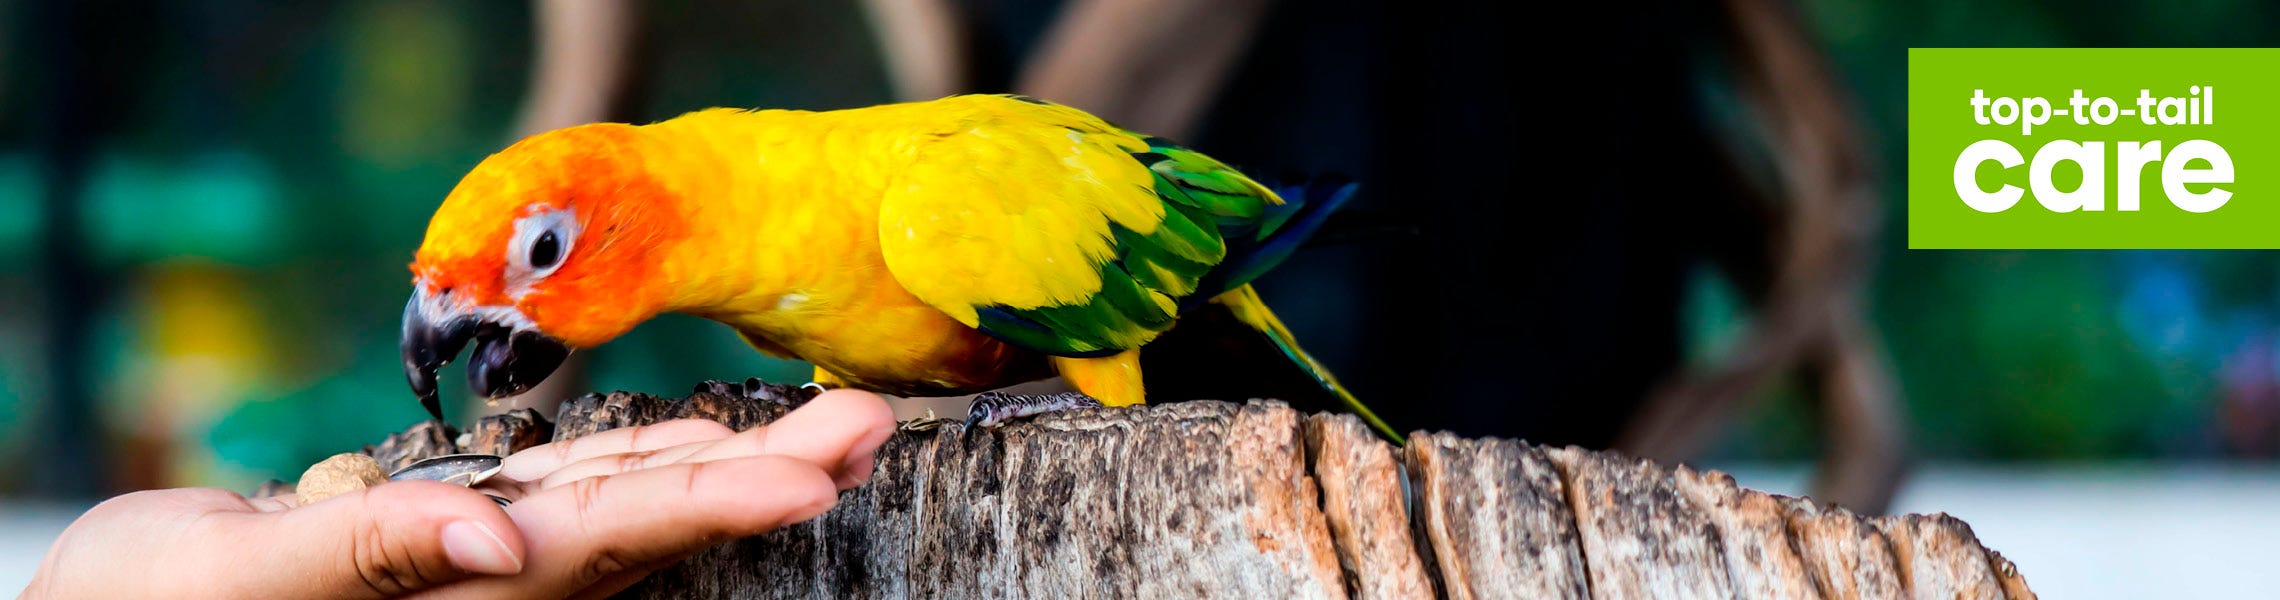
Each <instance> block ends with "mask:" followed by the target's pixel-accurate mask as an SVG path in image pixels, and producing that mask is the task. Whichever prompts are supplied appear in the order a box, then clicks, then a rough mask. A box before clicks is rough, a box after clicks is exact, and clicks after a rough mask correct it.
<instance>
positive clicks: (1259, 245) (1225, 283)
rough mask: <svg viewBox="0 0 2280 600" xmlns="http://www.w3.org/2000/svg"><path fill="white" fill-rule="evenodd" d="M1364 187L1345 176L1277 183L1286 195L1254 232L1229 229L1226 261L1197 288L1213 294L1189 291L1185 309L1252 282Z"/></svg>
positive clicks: (1284, 256) (1300, 243) (1278, 191)
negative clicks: (1191, 294) (1309, 181)
mask: <svg viewBox="0 0 2280 600" xmlns="http://www.w3.org/2000/svg"><path fill="white" fill-rule="evenodd" d="M1359 189H1360V185H1359V184H1356V183H1354V182H1351V181H1346V180H1343V179H1331V180H1323V181H1316V182H1312V183H1308V184H1301V185H1282V186H1278V187H1276V189H1275V194H1276V195H1278V196H1281V197H1282V199H1283V203H1282V204H1280V205H1276V206H1273V207H1270V208H1268V209H1267V212H1266V214H1264V215H1262V216H1261V217H1260V219H1259V222H1258V228H1257V229H1256V230H1255V231H1242V232H1234V231H1229V232H1226V233H1227V234H1229V235H1227V258H1226V260H1224V261H1222V262H1220V263H1219V267H1218V268H1216V269H1212V271H1211V274H1209V275H1206V276H1204V278H1203V280H1202V281H1200V282H1198V283H1199V285H1198V286H1197V287H1196V289H1198V290H1204V291H1208V292H1209V293H1199V294H1195V295H1193V296H1189V297H1188V298H1187V301H1186V302H1184V303H1183V304H1184V305H1185V306H1182V307H1181V308H1182V310H1183V311H1184V310H1185V309H1186V308H1189V307H1192V306H1194V305H1196V304H1200V303H1202V301H1204V300H1209V299H1210V298H1211V297H1212V296H1216V295H1218V294H1219V293H1222V292H1226V291H1228V290H1232V289H1235V288H1237V287H1240V286H1242V285H1243V284H1247V283H1250V282H1251V281H1252V280H1254V279H1258V278H1259V276H1260V275H1265V274H1266V272H1267V271H1269V270H1273V269H1274V268H1275V266H1277V265H1280V264H1282V262H1283V260H1285V259H1288V258H1290V255H1291V254H1292V253H1294V252H1297V251H1298V248H1299V246H1301V245H1303V244H1305V243H1306V239H1307V238H1310V237H1313V236H1314V232H1316V231H1318V230H1320V229H1322V223H1323V222H1324V221H1326V220H1328V219H1329V217H1330V213H1333V212H1337V211H1338V208H1339V207H1341V206H1345V205H1346V203H1347V202H1348V201H1350V200H1353V198H1354V192H1356V191H1357V190H1359Z"/></svg>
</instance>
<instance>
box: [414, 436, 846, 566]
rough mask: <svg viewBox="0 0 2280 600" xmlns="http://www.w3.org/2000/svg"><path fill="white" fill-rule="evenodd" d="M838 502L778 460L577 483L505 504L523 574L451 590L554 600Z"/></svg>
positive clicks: (810, 469)
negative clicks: (523, 549)
mask: <svg viewBox="0 0 2280 600" xmlns="http://www.w3.org/2000/svg"><path fill="white" fill-rule="evenodd" d="M837 499H838V496H837V490H835V489H833V487H832V484H831V479H830V477H828V476H826V475H825V474H824V472H823V471H822V470H821V469H818V468H816V466H815V465H813V464H809V463H807V462H806V461H802V460H798V459H792V458H786V457H780V456H760V457H751V458H741V459H731V460H722V461H715V462H707V463H689V464H677V465H667V466H663V467H658V468H653V469H643V470H639V471H632V472H628V473H623V474H619V475H613V476H607V477H595V478H589V479H584V480H580V481H578V482H577V483H574V484H571V485H567V486H562V487H559V488H554V489H550V490H545V491H543V492H540V493H537V494H534V495H532V496H530V497H528V498H524V499H523V501H522V502H518V503H515V504H514V505H513V506H510V507H508V509H507V511H508V512H509V513H510V514H511V515H512V516H513V518H514V520H515V522H516V524H517V525H518V526H519V527H521V529H522V530H523V532H524V536H525V537H524V539H525V540H526V541H527V542H528V543H529V545H530V554H529V556H530V563H529V565H528V566H526V567H525V568H524V569H523V572H522V573H521V574H519V575H517V576H514V577H509V578H486V579H480V580H475V581H469V582H465V583H462V584H460V585H458V586H454V587H453V588H452V589H451V591H452V592H453V593H455V594H458V593H464V594H465V595H467V596H470V597H496V596H500V595H507V594H510V593H511V594H512V595H517V596H548V597H561V596H565V595H569V594H571V593H574V592H577V591H579V590H581V589H584V588H586V587H587V586H590V585H593V584H595V583H596V582H601V581H604V580H605V579H609V578H611V577H612V576H614V575H618V574H621V573H628V572H632V571H634V570H636V569H640V568H644V567H649V566H653V565H655V564H656V563H660V562H663V561H667V560H670V559H672V558H675V557H679V556H681V555H683V554H686V553H690V552H695V551H698V550H703V549H705V548H708V547H711V546H712V545H714V544H718V543H721V542H724V541H728V540H732V539H736V538H741V537H747V536H753V535H759V534H762V533H766V532H768V531H770V530H773V529H775V528H777V527H779V526H782V525H784V524H786V523H793V522H797V521H802V520H806V519H810V518H814V517H815V516H816V515H819V514H822V513H823V511H824V510H826V509H829V508H830V507H831V504H832V503H833V502H835V501H837ZM611 581H617V580H614V579H612V580H611ZM626 583H627V584H630V582H626Z"/></svg>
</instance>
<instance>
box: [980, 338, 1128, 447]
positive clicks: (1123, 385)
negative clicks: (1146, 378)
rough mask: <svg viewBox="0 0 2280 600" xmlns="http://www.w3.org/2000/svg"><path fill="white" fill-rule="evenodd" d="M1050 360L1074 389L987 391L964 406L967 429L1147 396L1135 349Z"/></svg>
mask: <svg viewBox="0 0 2280 600" xmlns="http://www.w3.org/2000/svg"><path fill="white" fill-rule="evenodd" d="M1052 359H1053V369H1054V370H1056V371H1060V372H1061V380H1062V381H1065V382H1068V384H1069V387H1073V388H1076V389H1077V391H1075V392H1064V393H1059V394H1006V393H1002V392H990V393H986V394H982V395H979V396H975V397H974V402H973V404H969V405H967V406H966V425H967V427H968V428H969V429H968V431H972V429H971V428H972V427H980V426H988V425H996V424H998V423H1003V422H1006V421H1010V420H1013V419H1019V418H1022V417H1031V416H1036V415H1042V414H1045V413H1053V412H1061V411H1066V410H1077V409H1081V408H1099V407H1102V406H1131V405H1134V404H1139V403H1141V402H1143V401H1145V400H1146V399H1147V396H1146V395H1145V394H1144V390H1143V388H1142V387H1141V384H1140V350H1139V349H1138V348H1135V349H1131V350H1126V351H1123V352H1119V353H1116V354H1113V355H1109V356H1102V357H1096V358H1066V357H1060V356H1055V357H1052Z"/></svg>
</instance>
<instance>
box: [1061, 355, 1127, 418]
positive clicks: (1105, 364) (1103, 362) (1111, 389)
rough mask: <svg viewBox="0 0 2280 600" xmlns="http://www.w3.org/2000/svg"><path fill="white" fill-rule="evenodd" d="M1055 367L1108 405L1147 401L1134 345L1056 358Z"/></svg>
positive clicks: (1071, 383) (1064, 377) (1074, 385)
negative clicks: (1109, 351)
mask: <svg viewBox="0 0 2280 600" xmlns="http://www.w3.org/2000/svg"><path fill="white" fill-rule="evenodd" d="M1053 370H1055V371H1059V372H1061V380H1062V381H1066V382H1069V387H1072V388H1076V390H1077V391H1079V392H1084V393H1085V394H1086V395H1088V396H1092V397H1094V398H1099V399H1100V403H1101V404H1105V405H1108V406H1131V405H1134V404H1140V403H1142V402H1146V401H1148V395H1147V394H1146V392H1145V388H1143V387H1141V385H1140V349H1139V348H1133V349H1131V350H1126V351H1123V352H1118V353H1116V354H1111V355H1108V356H1102V357H1096V358H1068V357H1062V356H1055V357H1053Z"/></svg>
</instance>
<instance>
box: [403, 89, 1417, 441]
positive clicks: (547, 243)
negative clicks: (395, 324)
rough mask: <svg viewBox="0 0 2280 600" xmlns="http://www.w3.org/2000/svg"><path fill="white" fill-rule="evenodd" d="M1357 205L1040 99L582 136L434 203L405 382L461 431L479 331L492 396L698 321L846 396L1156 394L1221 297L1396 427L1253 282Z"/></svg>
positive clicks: (680, 123) (680, 121) (1119, 400)
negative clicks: (1161, 373)
mask: <svg viewBox="0 0 2280 600" xmlns="http://www.w3.org/2000/svg"><path fill="white" fill-rule="evenodd" d="M1293 189H1300V190H1305V188H1293ZM1316 192H1319V193H1316ZM1352 193H1353V187H1352V186H1351V185H1345V186H1332V187H1328V188H1327V189H1324V188H1323V186H1317V188H1316V189H1315V190H1314V191H1312V192H1307V191H1302V192H1300V193H1297V194H1288V193H1287V192H1286V194H1287V195H1290V196H1296V197H1285V194H1277V193H1276V191H1274V190H1270V189H1268V188H1267V187H1266V186H1263V185H1261V184H1259V183H1258V182H1256V181H1253V180H1252V179H1251V178H1249V177H1246V176H1244V175H1243V174H1242V173H1239V172H1237V171H1236V170H1235V169H1233V168H1230V167H1228V166H1227V165H1225V164H1222V163H1220V162H1219V161H1217V160H1213V159H1212V158H1210V157H1208V156H1204V155H1203V154H1200V153H1197V152H1195V151H1192V150H1188V149H1186V148H1182V147H1180V146H1178V145H1175V144H1173V143H1171V142H1169V141H1166V140H1163V139H1160V138H1154V137H1149V136H1145V135H1140V134H1136V133H1133V132H1130V131H1125V130H1123V129H1121V128H1118V127H1116V126H1115V125H1111V124H1109V123H1108V122H1106V121H1103V120H1101V119H1100V118H1098V117H1095V116H1093V115H1090V114H1087V113H1085V112H1083V111H1080V110H1077V109H1074V108H1070V107H1066V106H1061V105H1058V104H1052V103H1049V102H1044V101H1040V100H1036V99H1032V98H1027V97H1022V96H1007V95H964V96H953V97H948V98H943V99H940V100H933V101H928V102H913V103H903V104H889V105H881V106H874V107H868V108H859V109H850V110H837V111H825V112H810V111H796V110H757V111H748V110H737V109H720V108H715V109H708V110H703V111H698V112H694V113H690V114H687V115H683V116H681V117H678V118H674V119H670V120H666V121H662V122H658V123H654V124H650V125H642V126H635V125H627V124H618V123H600V124H591V125H581V126H577V127H570V128H566V129H560V130H556V131H551V132H547V133H542V134H538V135H535V136H531V137H529V138H527V139H524V140H522V141H520V142H518V143H516V144H514V145H513V146H511V147H508V148H507V149H506V150H503V151H501V152H499V153H497V154H494V155H492V156H490V157H489V158H487V159H485V160H484V161H482V163H481V164H478V165H476V167H475V168H474V170H473V171H471V172H469V173H468V174H467V176H466V177H465V178H463V179H461V180H460V182H459V185H458V186H457V187H456V188H454V189H453V190H452V191H451V194H450V195H449V196H448V197H446V198H445V199H444V201H443V204H442V206H441V207H439V208H437V209H436V212H435V215H434V217H433V218H432V219H431V220H430V221H429V223H428V229H427V236H426V238H425V240H424V241H422V242H421V244H420V249H419V251H418V253H417V255H416V256H415V258H414V261H413V262H412V264H411V270H412V275H413V277H412V284H413V288H414V289H413V294H412V297H411V300H410V301H409V302H408V303H406V304H405V307H404V322H403V325H404V328H403V338H402V350H403V356H404V371H405V374H406V376H407V377H408V378H409V379H410V381H411V386H412V389H413V391H414V392H415V393H416V394H418V395H419V396H420V398H421V401H422V403H423V404H425V405H426V407H427V409H428V411H429V412H430V413H431V414H435V415H436V416H437V418H439V419H440V418H441V411H440V405H439V403H438V400H437V393H436V371H437V369H438V368H440V367H442V366H443V365H444V364H445V363H448V362H449V361H451V360H452V359H453V357H455V356H456V355H457V354H458V353H459V351H460V349H461V348H462V347H464V346H465V345H466V344H467V343H468V342H469V341H471V340H472V341H474V342H475V344H476V348H475V350H474V351H473V353H472V358H471V359H470V364H469V366H468V369H467V371H468V381H469V384H470V385H471V386H472V387H473V388H474V389H475V391H476V392H477V393H480V394H483V395H484V396H486V397H491V398H497V397H503V396H508V395H513V394H515V393H519V392H521V391H523V390H527V389H529V387H530V386H531V385H533V384H536V383H537V382H539V381H540V380H543V379H544V378H545V377H547V376H548V375H549V374H551V373H552V372H553V371H554V369H555V368H556V367H557V366H559V365H560V364H561V362H562V360H563V359H564V358H565V357H566V356H567V355H568V354H569V352H570V351H571V350H572V349H578V348H590V347H594V346H597V345H600V344H602V343H604V342H608V341H609V340H611V339H613V338H616V337H617V336H619V335H621V334H624V333H625V332H627V331H628V330H631V329H632V328H633V327H634V326H635V325H637V324H639V323H641V322H643V321H646V320H648V319H650V318H651V317H654V316H656V315H658V314H661V313H665V312H678V313H685V314H691V315H696V316H699V317H704V318H707V319H711V320H714V321H718V322H721V323H724V324H727V325H728V326H730V327H733V328H735V329H736V331H737V332H738V333H740V334H742V335H743V337H744V339H745V340H746V341H748V342H750V343H751V344H752V346H753V347H755V348H757V349H759V350H760V351H762V352H765V353H768V354H771V355H775V356H780V357H786V358H794V359H798V360H804V361H807V362H809V363H812V364H814V365H815V376H814V377H815V383H817V384H820V385H823V386H826V387H833V386H846V387H854V388H859V389H865V390H871V391H877V392H883V393H890V394H897V395H905V396H945V395H960V394H970V393H977V392H985V391H988V390H993V389H997V388H1001V387H1004V386H1008V385H1013V384H1018V383H1023V382H1028V381H1035V380H1039V379H1045V378H1049V377H1053V376H1055V375H1058V376H1060V377H1061V378H1063V380H1065V381H1066V382H1067V383H1068V384H1069V385H1070V386H1071V387H1073V388H1074V389H1075V390H1077V392H1079V393H1077V394H1061V395H1047V396H1011V395H1004V394H995V393H992V394H984V395H982V396H980V397H978V398H977V399H976V400H975V402H974V406H973V408H972V416H971V417H970V418H969V419H968V421H969V423H978V424H989V423H995V422H999V421H1002V420H1005V419H1009V418H1017V417H1022V416H1028V415H1032V414H1037V413H1041V412H1050V411H1054V410H1064V409H1068V408H1075V407H1080V406H1092V405H1096V402H1097V404H1104V405H1107V406H1126V405H1132V404H1138V403H1141V402H1143V401H1145V400H1146V397H1147V396H1146V394H1145V392H1144V389H1145V388H1144V385H1143V383H1142V379H1141V373H1140V358H1139V357H1140V351H1141V350H1142V348H1143V347H1145V346H1146V345H1147V344H1148V343H1149V342H1150V341H1151V340H1154V339H1156V338H1157V336H1158V335H1159V334H1162V333H1164V332H1165V331H1166V330H1168V329H1170V328H1171V327H1172V326H1173V325H1174V324H1175V323H1176V322H1177V321H1178V320H1179V317H1180V316H1181V315H1182V314H1183V313H1185V312H1187V311H1189V310H1190V309H1193V308H1195V307H1196V306H1198V305H1200V304H1202V303H1204V302H1213V303H1218V304H1221V305H1224V306H1225V307H1226V308H1227V309H1229V310H1230V311H1231V312H1232V313H1233V314H1234V315H1235V317H1236V320H1238V321H1240V322H1241V323H1243V324H1244V325H1246V326H1248V327H1249V328H1251V329H1254V330H1256V331H1257V332H1258V333H1259V334H1261V335H1262V336H1264V337H1265V338H1266V339H1268V340H1270V341H1272V342H1273V344H1274V345H1275V347H1276V348H1278V349H1280V350H1281V352H1282V353H1283V354H1284V355H1285V356H1287V357H1288V358H1289V359H1290V360H1291V361H1293V363H1294V364H1296V365H1297V366H1298V367H1299V368H1301V369H1302V370H1304V371H1305V372H1306V373H1307V374H1308V375H1309V376H1311V377H1312V378H1313V379H1314V381H1316V382H1317V383H1319V384H1320V385H1321V386H1322V387H1323V388H1324V389H1325V391H1327V392H1329V393H1330V394H1331V395H1332V396H1333V397H1335V398H1337V399H1339V400H1340V401H1341V402H1343V403H1344V404H1345V405H1346V406H1348V407H1350V408H1351V409H1352V410H1353V411H1355V412H1356V413H1358V414H1359V415H1361V416H1362V417H1363V418H1365V419H1366V420H1368V421H1369V422H1370V423H1371V424H1372V425H1373V426H1375V427H1377V428H1378V429H1379V430H1380V431H1381V432H1384V433H1385V434H1386V435H1388V436H1389V437H1394V438H1396V439H1398V437H1399V436H1398V435H1397V434H1395V433H1394V432H1393V431H1392V429H1390V428H1388V427H1386V426H1385V424H1384V423H1383V422H1382V421H1379V420H1378V419H1377V417H1376V416H1375V415H1372V414H1371V413H1370V412H1369V411H1368V409H1367V408H1365V407H1363V406H1362V404H1361V403H1360V402H1359V401H1357V400H1355V399H1354V397H1353V395H1352V394H1351V393H1348V392H1347V391H1346V390H1345V388H1343V387H1342V386H1340V385H1339V384H1338V382H1337V380H1336V379H1335V378H1333V377H1332V376H1331V374H1330V372H1329V371H1328V370H1327V369H1325V368H1324V367H1323V366H1322V365H1321V364H1320V363H1318V362H1316V361H1315V360H1314V359H1313V358H1312V357H1309V356H1308V355H1307V354H1306V353H1305V352H1304V351H1303V350H1300V349H1299V347H1298V344H1297V342H1296V341H1295V340H1293V339H1292V337H1291V334H1290V331H1289V330H1288V329H1286V328H1285V327H1284V326H1283V325H1282V323H1281V322H1280V321H1279V320H1277V319H1276V317H1275V315H1274V313H1273V312H1271V311H1269V310H1268V309H1267V306H1266V305H1265V304H1264V303H1263V302H1262V301H1261V300H1260V299H1259V295H1258V293H1257V292H1255V291H1253V290H1252V289H1251V286H1250V285H1249V283H1250V281H1251V280H1252V279H1254V278H1256V277H1258V276H1259V275H1260V274H1261V273H1264V272H1265V271H1267V270H1268V269H1269V268H1272V267H1273V266H1275V265H1276V264H1277V263H1279V262H1281V261H1282V260H1283V259H1284V258H1287V257H1288V256H1289V255H1290V254H1291V252H1292V251H1293V250H1295V249H1296V247H1297V246H1298V244H1299V243H1300V242H1301V241H1303V240H1304V239H1305V238H1307V237H1308V236H1309V235H1311V234H1312V233H1313V231H1314V230H1316V229H1317V228H1319V227H1320V225H1321V224H1322V221H1323V217H1324V216H1325V215H1328V214H1329V213H1330V212H1331V211H1332V210H1335V209H1336V208H1337V207H1338V205H1339V204H1341V203H1343V202H1344V201H1345V200H1346V199H1347V198H1349V197H1351V195H1352ZM1305 196H1318V197H1305Z"/></svg>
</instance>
